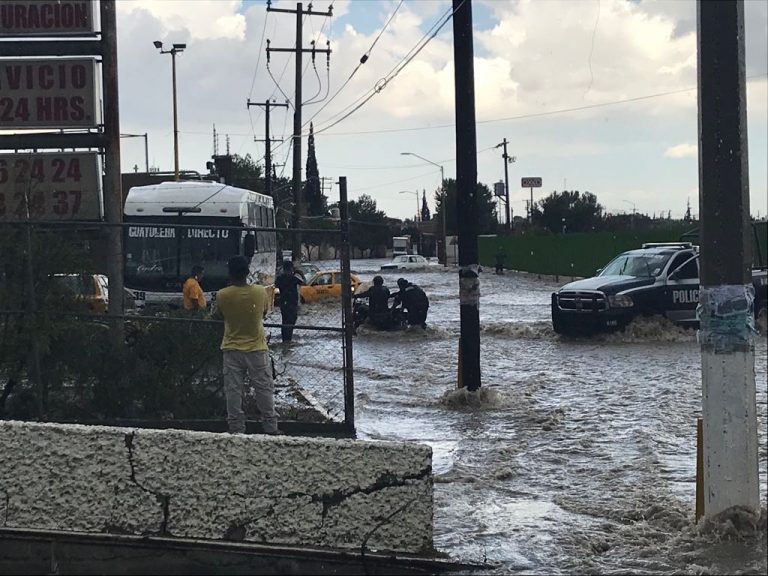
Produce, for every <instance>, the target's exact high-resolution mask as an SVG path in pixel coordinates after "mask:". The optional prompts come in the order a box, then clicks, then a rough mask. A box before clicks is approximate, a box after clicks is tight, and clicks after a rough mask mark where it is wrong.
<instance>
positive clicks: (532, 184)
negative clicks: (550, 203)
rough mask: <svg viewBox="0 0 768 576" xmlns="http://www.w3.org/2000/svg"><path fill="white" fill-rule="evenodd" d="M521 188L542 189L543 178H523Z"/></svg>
mask: <svg viewBox="0 0 768 576" xmlns="http://www.w3.org/2000/svg"><path fill="white" fill-rule="evenodd" d="M520 187H521V188H541V178H539V177H538V176H536V177H532V178H521V179H520Z"/></svg>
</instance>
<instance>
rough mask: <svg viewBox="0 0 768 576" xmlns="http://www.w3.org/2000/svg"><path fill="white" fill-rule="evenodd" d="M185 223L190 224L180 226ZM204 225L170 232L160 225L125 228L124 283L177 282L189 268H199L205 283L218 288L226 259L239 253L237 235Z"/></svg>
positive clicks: (222, 276) (225, 272)
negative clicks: (201, 269) (203, 275)
mask: <svg viewBox="0 0 768 576" xmlns="http://www.w3.org/2000/svg"><path fill="white" fill-rule="evenodd" d="M190 220H191V219H190ZM166 223H167V221H166ZM188 223H190V224H191V222H189V221H187V222H184V224H188ZM194 224H198V222H196V221H195V222H194ZM205 224H206V223H203V222H201V223H200V227H196V228H172V227H170V226H167V225H163V222H156V223H155V225H153V226H130V225H129V226H127V227H126V234H125V274H126V280H128V279H130V280H132V281H133V282H132V283H134V284H135V283H136V282H138V283H140V284H146V283H148V284H157V283H158V281H161V280H165V281H167V280H181V279H183V278H185V277H186V276H187V275H188V274H189V272H190V270H191V269H192V266H202V267H203V268H205V277H206V278H207V279H208V280H209V282H213V283H215V284H217V285H219V284H222V283H223V282H224V281H225V280H226V278H227V261H228V259H229V258H230V256H232V255H234V254H237V253H238V251H239V237H240V234H239V232H237V231H236V230H221V229H216V228H212V227H209V226H210V225H209V226H206V225H205ZM216 280H218V281H216Z"/></svg>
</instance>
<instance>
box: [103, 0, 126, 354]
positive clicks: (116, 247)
mask: <svg viewBox="0 0 768 576" xmlns="http://www.w3.org/2000/svg"><path fill="white" fill-rule="evenodd" d="M99 6H100V13H101V41H102V42H103V55H102V65H101V74H102V85H103V86H104V164H105V175H104V216H105V217H106V220H107V223H108V224H110V226H109V227H108V228H107V245H108V246H109V251H108V254H109V256H108V258H107V278H108V279H109V307H108V309H109V310H108V312H109V315H110V316H115V317H117V318H115V320H113V321H112V322H111V323H110V338H111V341H112V346H113V347H114V348H115V349H116V350H120V349H122V346H123V343H124V342H125V338H124V336H123V322H122V316H123V314H124V307H123V298H124V296H125V295H124V291H125V289H124V283H123V230H122V228H121V224H122V223H123V189H122V184H121V176H120V92H119V90H118V82H117V17H116V14H115V11H116V6H115V0H102V1H101V2H99ZM118 318H119V319H118Z"/></svg>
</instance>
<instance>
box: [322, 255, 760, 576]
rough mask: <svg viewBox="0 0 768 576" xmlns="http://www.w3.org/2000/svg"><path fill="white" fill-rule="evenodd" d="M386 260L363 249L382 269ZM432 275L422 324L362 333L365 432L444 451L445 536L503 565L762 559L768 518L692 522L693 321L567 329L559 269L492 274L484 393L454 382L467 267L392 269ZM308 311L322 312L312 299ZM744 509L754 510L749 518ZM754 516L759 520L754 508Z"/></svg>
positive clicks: (441, 533) (682, 564) (654, 567)
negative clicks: (556, 300) (557, 298)
mask: <svg viewBox="0 0 768 576" xmlns="http://www.w3.org/2000/svg"><path fill="white" fill-rule="evenodd" d="M379 265H380V262H373V261H359V262H353V269H354V270H356V271H357V272H359V274H360V276H361V278H362V279H363V280H370V279H371V277H372V276H373V274H374V272H375V271H376V270H377V269H378V266H379ZM400 275H404V276H407V277H408V278H409V279H410V280H411V281H413V282H415V283H417V284H419V285H420V286H422V287H423V288H424V289H425V291H426V292H427V293H428V294H429V296H430V300H431V307H430V313H429V318H428V325H429V327H428V329H427V331H426V332H423V331H421V330H420V329H417V330H415V331H409V332H406V333H404V334H403V333H400V334H381V333H376V332H370V331H366V330H361V332H360V334H359V335H358V336H357V337H356V339H355V365H356V380H355V383H356V391H357V426H358V431H359V434H360V436H361V437H363V438H370V439H388V440H389V439H392V440H413V441H418V442H424V443H427V444H429V445H431V446H432V448H433V450H434V474H435V482H436V484H435V507H436V511H435V544H436V546H437V548H438V549H439V550H441V551H444V552H447V553H448V554H450V555H451V556H453V557H456V558H459V559H462V560H467V561H475V562H477V561H480V562H484V561H487V562H488V563H489V567H488V570H489V571H491V572H493V571H495V572H499V573H508V572H521V573H541V572H547V573H573V572H596V573H627V572H635V573H655V574H663V573H670V572H684V573H694V574H700V573H733V572H735V571H745V572H747V573H765V572H766V550H767V547H766V532H765V515H763V519H762V523H763V524H762V526H763V527H762V530H758V531H757V533H756V534H753V535H752V536H741V537H740V539H739V540H738V541H733V539H732V538H723V534H722V531H723V530H724V531H725V532H728V531H729V530H732V529H733V528H734V525H736V527H739V526H740V524H739V519H738V518H737V519H733V520H732V521H730V523H729V522H726V523H724V525H722V526H719V528H720V529H721V531H720V532H718V533H714V534H704V533H701V530H700V529H699V527H696V525H695V524H694V523H693V521H692V519H693V509H694V495H695V485H694V480H695V454H696V451H695V442H696V418H697V417H698V416H700V414H701V402H700V396H701V374H700V351H699V347H698V345H697V343H696V339H695V333H694V332H692V331H686V330H683V329H680V328H677V327H675V326H673V325H671V324H668V323H666V322H663V321H660V320H646V321H643V322H638V323H635V324H633V325H632V326H631V327H630V328H629V330H628V331H627V332H626V333H624V334H621V335H608V336H602V337H598V338H593V339H583V340H568V339H563V338H560V337H558V336H557V335H555V334H554V332H553V331H552V329H551V325H550V323H549V298H550V293H551V292H552V290H553V289H555V288H556V285H555V284H554V283H551V282H547V281H542V280H539V279H537V278H536V277H535V276H526V275H506V276H495V275H492V274H483V275H482V278H481V289H482V294H483V296H482V298H481V304H480V314H481V325H482V348H481V350H482V370H483V394H482V395H481V397H480V398H477V397H476V396H474V395H473V396H472V397H468V396H467V395H466V394H465V393H463V392H461V391H459V392H457V391H456V357H457V342H458V332H459V305H458V295H457V284H458V281H457V277H456V274H455V272H453V273H447V272H422V273H411V274H407V275H406V274H394V275H393V274H386V275H384V277H385V281H386V282H387V284H388V285H390V286H391V287H394V285H395V280H396V279H397V277H398V276H400ZM307 313H308V314H310V315H311V314H312V311H311V310H310V311H307ZM766 363H767V357H766V338H765V337H764V336H761V337H758V338H757V340H756V353H755V366H756V377H757V389H758V398H757V401H758V417H759V435H760V481H761V498H762V502H763V506H765V498H766V461H767V460H768V456H767V454H766ZM744 523H745V521H744V519H742V522H741V524H744ZM747 523H748V522H747Z"/></svg>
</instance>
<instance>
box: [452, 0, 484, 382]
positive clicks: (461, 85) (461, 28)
mask: <svg viewBox="0 0 768 576" xmlns="http://www.w3.org/2000/svg"><path fill="white" fill-rule="evenodd" d="M453 10H454V12H453V60H454V78H455V80H454V84H455V91H456V212H457V216H458V215H459V214H461V217H460V218H458V217H457V219H456V220H457V223H458V234H459V302H460V306H461V380H462V382H463V384H464V386H466V387H467V389H468V390H469V391H470V392H472V391H476V390H478V389H479V388H480V278H479V276H478V248H477V220H478V218H477V217H478V207H477V135H476V132H475V72H474V62H473V59H474V48H473V39H472V0H453Z"/></svg>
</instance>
